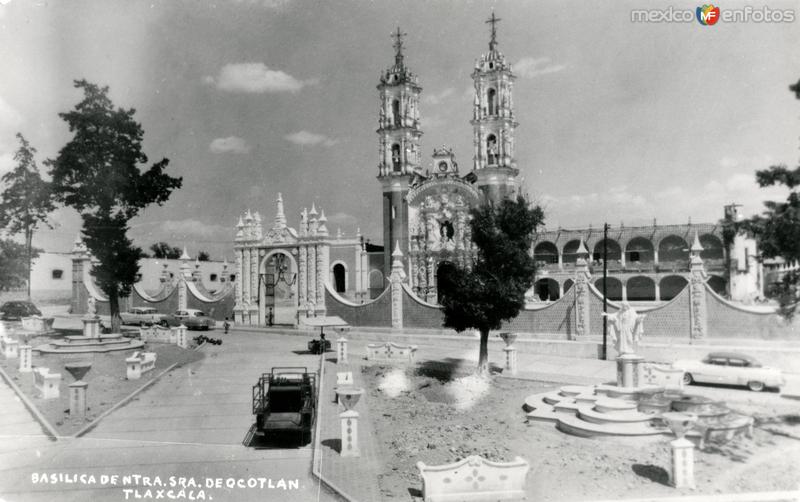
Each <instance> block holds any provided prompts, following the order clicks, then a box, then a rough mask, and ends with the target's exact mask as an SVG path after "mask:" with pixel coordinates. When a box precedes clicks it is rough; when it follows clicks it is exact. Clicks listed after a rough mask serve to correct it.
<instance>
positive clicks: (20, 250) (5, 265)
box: [0, 239, 39, 295]
mask: <svg viewBox="0 0 800 502" xmlns="http://www.w3.org/2000/svg"><path fill="white" fill-rule="evenodd" d="M38 255H39V250H38V249H36V248H33V247H31V248H29V247H28V246H26V245H25V244H20V243H18V242H14V241H12V240H10V239H0V291H8V290H11V289H17V288H19V287H21V286H23V285H24V284H25V283H26V282H27V284H28V295H30V275H29V272H30V266H29V264H30V260H31V257H32V258H36V257H37V256H38ZM26 279H27V281H26Z"/></svg>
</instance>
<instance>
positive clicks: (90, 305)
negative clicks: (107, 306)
mask: <svg viewBox="0 0 800 502" xmlns="http://www.w3.org/2000/svg"><path fill="white" fill-rule="evenodd" d="M86 313H87V314H89V315H91V316H93V315H97V305H96V304H95V300H94V296H92V295H89V299H88V300H86Z"/></svg>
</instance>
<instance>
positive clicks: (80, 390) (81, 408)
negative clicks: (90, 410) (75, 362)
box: [69, 380, 89, 418]
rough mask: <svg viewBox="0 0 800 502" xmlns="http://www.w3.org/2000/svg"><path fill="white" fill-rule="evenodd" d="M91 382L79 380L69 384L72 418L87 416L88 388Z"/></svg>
mask: <svg viewBox="0 0 800 502" xmlns="http://www.w3.org/2000/svg"><path fill="white" fill-rule="evenodd" d="M87 387H89V384H88V383H86V382H84V381H82V380H81V381H78V382H74V383H71V384H69V416H70V418H75V417H85V416H86V388H87Z"/></svg>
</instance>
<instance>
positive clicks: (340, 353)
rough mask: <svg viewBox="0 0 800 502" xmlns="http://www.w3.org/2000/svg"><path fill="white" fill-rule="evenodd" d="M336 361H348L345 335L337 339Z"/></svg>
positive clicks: (339, 362)
mask: <svg viewBox="0 0 800 502" xmlns="http://www.w3.org/2000/svg"><path fill="white" fill-rule="evenodd" d="M336 363H337V364H346V363H347V339H346V338H345V337H341V338H339V339H338V340H336Z"/></svg>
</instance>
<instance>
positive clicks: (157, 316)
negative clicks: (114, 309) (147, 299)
mask: <svg viewBox="0 0 800 502" xmlns="http://www.w3.org/2000/svg"><path fill="white" fill-rule="evenodd" d="M119 316H120V317H121V318H122V324H138V325H139V326H149V325H151V324H163V325H166V324H167V322H166V320H165V318H166V317H167V315H166V314H161V313H159V312H158V310H156V309H154V308H152V307H133V308H132V309H130V310H129V311H127V312H121V313H120V314H119Z"/></svg>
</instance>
